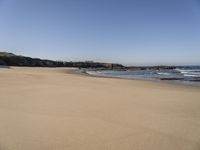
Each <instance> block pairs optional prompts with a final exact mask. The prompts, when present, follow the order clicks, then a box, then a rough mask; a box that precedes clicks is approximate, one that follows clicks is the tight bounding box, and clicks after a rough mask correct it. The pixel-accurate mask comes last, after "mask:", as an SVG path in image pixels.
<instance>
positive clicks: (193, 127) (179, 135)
mask: <svg viewBox="0 0 200 150" xmlns="http://www.w3.org/2000/svg"><path fill="white" fill-rule="evenodd" d="M66 70H69V69H65V68H61V69H55V68H54V69H49V68H43V69H42V68H17V67H15V68H12V69H0V150H200V88H194V87H189V86H188V87H186V86H178V85H170V84H164V83H156V82H148V81H133V80H122V79H107V78H96V77H87V76H80V75H72V74H66V73H65V71H66Z"/></svg>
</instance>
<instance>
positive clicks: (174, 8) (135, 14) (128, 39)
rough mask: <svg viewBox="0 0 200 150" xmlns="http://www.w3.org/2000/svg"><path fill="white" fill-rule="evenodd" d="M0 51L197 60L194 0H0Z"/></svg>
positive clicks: (199, 3) (199, 17)
mask: <svg viewBox="0 0 200 150" xmlns="http://www.w3.org/2000/svg"><path fill="white" fill-rule="evenodd" d="M0 51H10V52H14V53H17V54H21V55H26V56H31V57H40V58H48V59H54V60H67V61H71V60H72V61H77V60H95V61H106V62H118V63H123V64H125V65H173V64H175V65H185V64H188V65H195V64H197V65H200V0H0Z"/></svg>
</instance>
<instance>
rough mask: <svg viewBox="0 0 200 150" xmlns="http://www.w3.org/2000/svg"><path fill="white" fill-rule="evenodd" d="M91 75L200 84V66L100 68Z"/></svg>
mask: <svg viewBox="0 0 200 150" xmlns="http://www.w3.org/2000/svg"><path fill="white" fill-rule="evenodd" d="M87 73H88V74H89V75H94V76H102V77H117V78H123V79H134V80H158V81H163V82H170V83H179V84H185V85H194V86H200V66H181V67H176V69H160V70H153V69H146V70H98V71H87Z"/></svg>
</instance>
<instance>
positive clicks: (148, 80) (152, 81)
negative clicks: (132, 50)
mask: <svg viewBox="0 0 200 150" xmlns="http://www.w3.org/2000/svg"><path fill="white" fill-rule="evenodd" d="M67 73H70V74H75V75H81V76H88V77H94V78H108V79H120V80H133V81H143V82H150V83H161V84H167V85H176V86H183V87H192V88H200V86H199V85H190V84H186V83H181V82H176V81H175V82H173V81H170V80H168V81H167V80H158V79H129V78H123V77H114V76H113V77H111V76H101V75H91V74H89V73H87V70H80V69H78V68H76V69H74V70H71V71H69V72H67Z"/></svg>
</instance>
